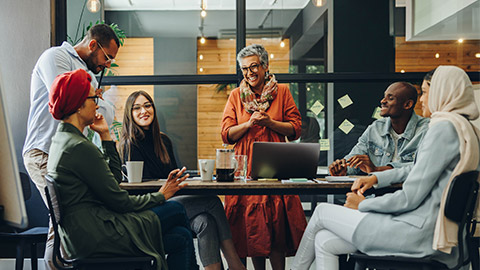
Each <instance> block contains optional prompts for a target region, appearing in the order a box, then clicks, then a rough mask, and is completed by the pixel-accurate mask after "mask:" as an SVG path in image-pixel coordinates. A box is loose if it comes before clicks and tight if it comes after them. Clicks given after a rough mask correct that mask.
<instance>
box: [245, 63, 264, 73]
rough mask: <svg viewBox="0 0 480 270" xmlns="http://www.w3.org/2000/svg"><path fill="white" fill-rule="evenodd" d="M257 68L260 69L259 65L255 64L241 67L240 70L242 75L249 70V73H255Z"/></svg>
mask: <svg viewBox="0 0 480 270" xmlns="http://www.w3.org/2000/svg"><path fill="white" fill-rule="evenodd" d="M258 67H260V65H259V64H256V63H255V64H251V65H250V66H249V67H242V68H241V70H242V72H243V73H247V72H248V70H250V72H257V71H258Z"/></svg>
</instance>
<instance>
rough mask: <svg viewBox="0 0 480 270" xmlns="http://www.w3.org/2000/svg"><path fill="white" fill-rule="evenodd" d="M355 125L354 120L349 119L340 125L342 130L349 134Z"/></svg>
mask: <svg viewBox="0 0 480 270" xmlns="http://www.w3.org/2000/svg"><path fill="white" fill-rule="evenodd" d="M354 126H355V125H353V124H352V122H350V121H348V120H347V119H345V120H343V122H342V124H341V125H340V126H339V127H338V128H339V129H340V130H341V131H343V132H344V133H345V134H348V133H349V132H350V131H351V130H352V128H353V127H354Z"/></svg>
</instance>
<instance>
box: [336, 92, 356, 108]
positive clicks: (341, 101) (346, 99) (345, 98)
mask: <svg viewBox="0 0 480 270" xmlns="http://www.w3.org/2000/svg"><path fill="white" fill-rule="evenodd" d="M337 101H338V103H339V104H340V106H342V109H345V107H348V106H350V105H352V104H353V101H352V99H351V98H350V96H349V95H348V94H347V95H345V96H343V97H341V98H339V99H337Z"/></svg>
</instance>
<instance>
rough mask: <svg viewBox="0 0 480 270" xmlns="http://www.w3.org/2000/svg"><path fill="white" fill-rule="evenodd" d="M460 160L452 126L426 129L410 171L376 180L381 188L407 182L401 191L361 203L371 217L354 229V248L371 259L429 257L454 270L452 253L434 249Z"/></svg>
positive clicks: (444, 124) (401, 170)
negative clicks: (446, 192)
mask: <svg viewBox="0 0 480 270" xmlns="http://www.w3.org/2000/svg"><path fill="white" fill-rule="evenodd" d="M459 160H460V151H459V140H458V135H457V132H456V130H455V127H454V126H453V124H451V123H450V122H448V121H443V122H439V123H438V124H435V125H434V126H432V127H430V129H429V130H428V131H427V133H426V134H425V137H424V139H423V142H422V143H421V145H420V147H419V149H418V152H417V157H416V160H415V164H414V165H413V166H407V168H405V167H403V168H399V169H393V170H390V171H386V172H385V173H382V174H377V176H378V177H379V186H384V185H388V183H394V182H401V181H399V180H401V179H405V177H406V179H405V181H404V183H403V187H402V189H401V190H398V191H396V192H394V193H390V194H385V195H383V196H380V197H376V198H371V199H367V200H364V201H362V202H361V203H360V205H359V210H360V211H361V212H369V214H367V216H365V218H363V219H362V221H361V222H360V223H359V225H358V226H357V228H356V229H355V232H354V235H353V243H354V245H355V246H356V247H357V248H358V249H359V250H360V251H362V252H364V253H366V254H369V255H379V256H383V255H397V256H410V257H424V256H427V255H432V256H433V257H434V258H435V259H436V260H438V261H440V262H443V263H445V264H447V265H448V266H453V265H455V263H456V261H457V258H458V253H457V249H456V248H454V249H453V251H452V254H445V253H442V252H439V251H436V250H433V249H432V243H433V233H434V229H435V222H436V220H437V215H438V210H439V207H440V201H441V198H442V193H443V190H444V189H445V187H446V184H447V182H448V180H449V178H450V176H451V174H452V172H453V169H454V168H455V166H456V165H457V163H458V161H459ZM408 172H409V173H408Z"/></svg>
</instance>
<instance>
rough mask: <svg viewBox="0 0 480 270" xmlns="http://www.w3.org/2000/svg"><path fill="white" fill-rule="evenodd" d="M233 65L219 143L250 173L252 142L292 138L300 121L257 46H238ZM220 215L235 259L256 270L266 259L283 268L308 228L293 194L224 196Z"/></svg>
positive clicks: (298, 201)
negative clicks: (237, 71)
mask: <svg viewBox="0 0 480 270" xmlns="http://www.w3.org/2000/svg"><path fill="white" fill-rule="evenodd" d="M237 61H238V64H239V65H240V67H241V69H242V72H243V77H244V79H243V80H242V82H241V83H240V86H239V87H238V88H236V89H234V90H233V91H232V92H231V94H230V97H229V98H228V101H227V104H226V105H225V110H224V112H223V119H222V139H223V141H224V142H225V143H228V144H235V147H234V148H235V153H236V154H237V155H247V156H248V174H249V175H250V170H251V165H252V164H251V160H252V145H253V142H255V141H268V142H285V137H287V138H288V139H289V140H294V139H297V138H298V137H299V136H300V133H301V117H300V113H299V112H298V109H297V107H296V105H295V102H294V100H293V98H292V95H291V94H290V90H289V89H288V87H287V86H286V85H282V84H277V81H276V80H275V76H274V75H273V74H269V72H268V52H267V51H266V50H265V48H264V47H263V46H262V45H250V46H248V47H245V48H243V49H242V50H241V51H240V52H239V53H238V55H237ZM225 212H226V215H227V219H228V221H229V223H230V228H231V231H232V235H233V241H234V243H235V247H236V249H237V252H238V253H239V256H240V257H241V258H246V257H252V261H253V265H254V266H255V269H256V270H259V269H265V258H266V257H269V258H270V263H271V265H272V268H273V269H274V270H277V269H285V256H293V255H295V252H296V250H297V247H298V245H299V243H300V239H301V237H302V235H303V232H304V230H305V227H306V224H307V222H306V219H305V214H304V212H303V208H302V205H301V203H300V199H299V198H298V196H296V195H259V196H257V195H241V196H226V197H225Z"/></svg>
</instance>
